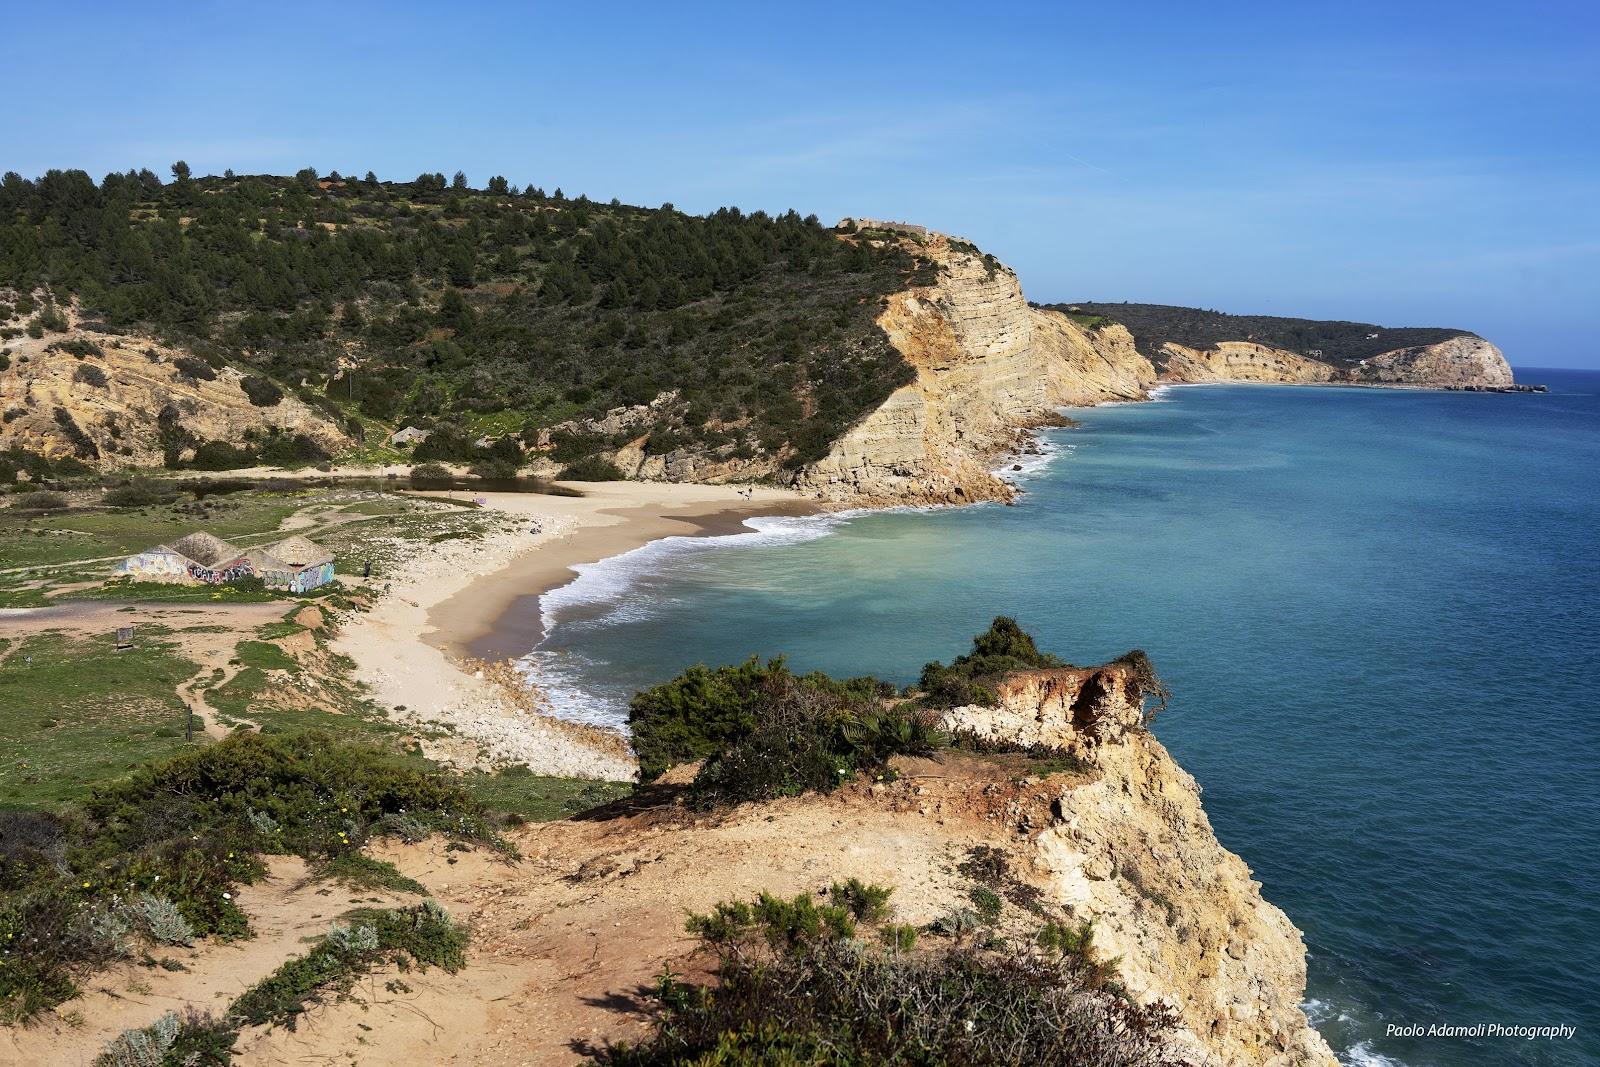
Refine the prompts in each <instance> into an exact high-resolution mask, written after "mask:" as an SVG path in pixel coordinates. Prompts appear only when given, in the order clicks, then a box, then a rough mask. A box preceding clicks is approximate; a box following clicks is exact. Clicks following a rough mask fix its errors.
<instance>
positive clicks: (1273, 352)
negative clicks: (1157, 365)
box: [1161, 341, 1336, 382]
mask: <svg viewBox="0 0 1600 1067" xmlns="http://www.w3.org/2000/svg"><path fill="white" fill-rule="evenodd" d="M1161 347H1162V350H1163V351H1164V353H1165V354H1166V356H1167V367H1166V372H1165V373H1164V374H1163V377H1164V378H1165V379H1166V380H1168V381H1174V382H1326V381H1330V380H1332V379H1333V376H1334V374H1335V373H1336V372H1335V370H1334V368H1333V367H1331V366H1329V365H1328V364H1326V363H1319V362H1317V361H1316V360H1314V359H1307V358H1306V357H1305V356H1301V355H1297V354H1295V353H1293V352H1287V351H1285V350H1283V349H1281V348H1271V347H1268V346H1267V345H1258V344H1255V343H1253V342H1251V341H1223V342H1221V343H1219V344H1218V345H1216V346H1215V347H1214V348H1209V349H1196V348H1188V347H1185V346H1184V345H1180V344H1177V343H1176V342H1172V341H1168V342H1167V343H1166V344H1164V345H1162V346H1161Z"/></svg>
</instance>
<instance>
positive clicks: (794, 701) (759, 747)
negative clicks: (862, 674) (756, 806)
mask: <svg viewBox="0 0 1600 1067" xmlns="http://www.w3.org/2000/svg"><path fill="white" fill-rule="evenodd" d="M892 691H893V687H891V686H886V685H885V684H884V683H881V682H878V681H876V680H875V679H871V678H855V679H850V680H848V681H842V682H841V681H836V680H835V679H832V678H829V677H828V676H827V675H825V674H808V675H805V676H804V677H797V676H796V675H794V674H793V673H792V672H790V670H789V669H788V667H786V666H785V665H784V663H783V661H782V660H781V659H775V660H770V661H768V662H766V663H763V662H761V660H760V659H758V658H751V659H749V660H747V661H746V662H744V663H742V664H739V665H737V666H725V667H718V668H716V669H715V670H712V669H710V668H708V667H706V666H704V665H699V666H695V667H691V668H689V669H688V670H687V671H685V672H684V673H683V674H681V675H679V676H678V677H677V678H674V679H673V680H672V681H670V682H666V683H663V684H662V685H658V686H655V687H653V688H651V689H647V690H645V691H643V692H641V693H639V694H638V695H637V696H635V697H634V699H633V702H632V704H630V706H629V710H628V722H629V726H630V727H631V729H632V733H633V744H634V751H635V752H636V753H637V754H638V757H639V767H640V772H639V773H640V779H641V780H642V781H646V782H648V781H652V780H654V779H655V778H657V777H659V776H660V775H661V774H662V773H663V772H664V771H666V770H667V769H668V768H669V767H672V766H674V765H675V764H679V763H686V762H692V761H694V760H704V761H705V762H704V765H703V766H702V767H701V768H700V771H699V773H698V774H697V775H696V777H695V781H694V791H693V800H694V803H695V804H696V805H697V806H699V807H715V806H718V805H722V804H737V803H740V802H743V801H746V800H769V799H772V798H774V797H780V796H796V795H798V794H800V793H804V792H808V791H813V790H814V791H818V792H829V791H832V790H833V789H836V788H838V786H839V784H840V783H841V782H843V781H846V780H848V779H850V778H852V777H853V776H854V775H855V774H856V773H857V772H858V771H861V770H865V769H869V768H875V767H879V766H882V764H883V763H884V762H885V761H886V760H888V758H889V757H890V756H893V755H897V754H911V755H927V754H930V753H931V752H932V751H933V750H934V748H935V747H936V745H937V744H938V741H939V738H938V736H937V734H936V731H935V730H934V728H933V725H932V723H931V722H930V721H929V720H928V719H927V718H925V717H924V716H922V715H921V714H920V713H918V712H917V711H915V710H914V709H910V708H905V707H885V706H884V704H883V698H884V696H885V695H886V694H887V693H889V692H892Z"/></svg>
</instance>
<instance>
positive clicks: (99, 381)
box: [72, 363, 106, 389]
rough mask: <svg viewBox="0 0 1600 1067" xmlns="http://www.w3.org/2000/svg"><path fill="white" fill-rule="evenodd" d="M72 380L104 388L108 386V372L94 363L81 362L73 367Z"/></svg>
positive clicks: (95, 387) (94, 387)
mask: <svg viewBox="0 0 1600 1067" xmlns="http://www.w3.org/2000/svg"><path fill="white" fill-rule="evenodd" d="M72 380H73V381H75V382H80V383H82V384H84V385H87V386H89V387H90V388H93V389H104V388H105V387H106V372H105V371H103V370H101V369H100V368H99V367H97V366H95V365H94V364H93V363H80V364H78V365H77V367H75V368H73V371H72Z"/></svg>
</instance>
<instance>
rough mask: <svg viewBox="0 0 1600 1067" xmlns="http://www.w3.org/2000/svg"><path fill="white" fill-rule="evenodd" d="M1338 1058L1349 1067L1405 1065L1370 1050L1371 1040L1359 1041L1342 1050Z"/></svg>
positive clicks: (1401, 1066)
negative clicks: (1342, 1052)
mask: <svg viewBox="0 0 1600 1067" xmlns="http://www.w3.org/2000/svg"><path fill="white" fill-rule="evenodd" d="M1339 1059H1340V1060H1341V1061H1342V1062H1344V1063H1348V1064H1350V1067H1406V1065H1405V1064H1404V1063H1403V1062H1401V1061H1400V1060H1397V1059H1395V1058H1393V1057H1392V1056H1385V1055H1384V1054H1383V1053H1381V1052H1374V1051H1372V1042H1370V1041H1359V1042H1357V1043H1356V1044H1354V1045H1351V1046H1350V1047H1349V1048H1347V1049H1345V1050H1344V1054H1343V1055H1341V1056H1340V1057H1339Z"/></svg>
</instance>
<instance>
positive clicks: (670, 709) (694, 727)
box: [628, 657, 788, 782]
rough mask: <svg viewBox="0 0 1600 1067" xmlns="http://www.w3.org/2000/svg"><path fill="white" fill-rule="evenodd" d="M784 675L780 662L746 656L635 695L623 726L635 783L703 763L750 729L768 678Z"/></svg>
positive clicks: (695, 670)
mask: <svg viewBox="0 0 1600 1067" xmlns="http://www.w3.org/2000/svg"><path fill="white" fill-rule="evenodd" d="M780 673H784V674H786V673H788V670H787V668H786V667H784V665H783V660H781V659H776V660H771V661H769V662H767V663H765V664H763V663H762V662H761V661H760V660H759V659H757V658H754V657H752V658H751V659H749V660H746V661H745V662H744V663H741V664H739V665H738V666H733V667H718V668H716V669H715V670H713V669H711V668H709V667H707V666H705V665H704V664H698V665H696V666H693V667H690V668H689V669H688V670H686V671H684V672H683V673H682V674H680V675H678V677H676V678H674V679H672V680H671V681H669V682H663V683H662V684H661V685H657V686H652V687H651V688H649V689H646V690H644V691H643V692H641V693H639V694H637V695H636V696H635V697H634V698H633V700H632V702H631V703H630V704H629V705H628V727H629V730H630V731H631V732H632V735H633V749H634V752H635V753H636V754H637V755H638V757H639V779H640V781H644V782H650V781H654V780H655V779H656V778H659V777H660V776H661V775H662V774H663V773H665V772H666V771H667V770H668V769H669V768H671V767H673V766H675V765H677V764H679V763H689V762H693V761H694V760H699V759H704V758H705V757H707V756H709V755H711V754H712V753H714V752H717V751H720V750H721V749H723V748H725V747H726V746H727V745H728V743H729V742H731V741H732V740H734V739H735V738H737V737H742V736H744V735H746V734H748V733H749V732H750V731H751V730H752V729H754V728H755V725H756V715H755V708H756V705H757V703H758V702H759V701H760V700H761V698H762V688H763V686H764V685H765V684H766V683H767V682H768V680H769V679H772V678H774V677H775V676H777V675H778V674H780Z"/></svg>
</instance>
